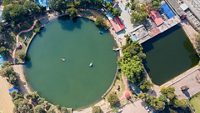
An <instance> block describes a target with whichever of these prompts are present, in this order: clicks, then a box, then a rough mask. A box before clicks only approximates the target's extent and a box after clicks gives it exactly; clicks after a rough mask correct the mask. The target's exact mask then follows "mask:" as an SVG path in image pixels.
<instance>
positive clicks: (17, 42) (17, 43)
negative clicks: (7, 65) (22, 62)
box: [12, 20, 38, 64]
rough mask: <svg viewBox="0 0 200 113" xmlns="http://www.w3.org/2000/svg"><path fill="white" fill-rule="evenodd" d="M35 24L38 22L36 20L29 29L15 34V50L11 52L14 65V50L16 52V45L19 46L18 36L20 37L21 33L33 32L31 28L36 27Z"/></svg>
mask: <svg viewBox="0 0 200 113" xmlns="http://www.w3.org/2000/svg"><path fill="white" fill-rule="evenodd" d="M37 22H38V20H35V21H34V23H33V25H32V26H31V27H30V28H29V29H26V30H23V31H21V32H19V33H18V34H17V36H16V47H15V49H14V50H13V53H12V58H13V62H14V64H15V63H16V62H15V58H16V57H15V54H16V50H17V47H18V45H19V44H20V43H19V36H20V35H21V34H22V33H26V32H29V31H31V30H33V28H34V27H35V25H36V23H37Z"/></svg>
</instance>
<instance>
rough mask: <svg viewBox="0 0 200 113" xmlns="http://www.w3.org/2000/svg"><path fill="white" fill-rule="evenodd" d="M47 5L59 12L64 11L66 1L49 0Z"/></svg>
mask: <svg viewBox="0 0 200 113" xmlns="http://www.w3.org/2000/svg"><path fill="white" fill-rule="evenodd" d="M49 7H50V8H51V9H53V10H55V11H57V12H59V13H64V12H65V10H66V8H67V3H66V1H65V0H49Z"/></svg>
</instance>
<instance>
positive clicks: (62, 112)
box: [60, 107, 68, 113]
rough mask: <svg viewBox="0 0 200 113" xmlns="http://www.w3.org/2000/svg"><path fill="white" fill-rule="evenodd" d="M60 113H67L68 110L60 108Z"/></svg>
mask: <svg viewBox="0 0 200 113" xmlns="http://www.w3.org/2000/svg"><path fill="white" fill-rule="evenodd" d="M60 111H61V113H68V109H67V108H66V107H61V110H60Z"/></svg>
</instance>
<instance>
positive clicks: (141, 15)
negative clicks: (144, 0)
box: [131, 4, 148, 23]
mask: <svg viewBox="0 0 200 113" xmlns="http://www.w3.org/2000/svg"><path fill="white" fill-rule="evenodd" d="M147 16H148V12H147V9H146V6H145V5H144V4H137V5H136V7H135V9H134V10H133V12H132V13H131V22H132V23H142V22H144V20H146V18H147Z"/></svg>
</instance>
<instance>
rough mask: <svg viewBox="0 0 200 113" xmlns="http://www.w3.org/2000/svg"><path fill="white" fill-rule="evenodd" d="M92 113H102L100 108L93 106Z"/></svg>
mask: <svg viewBox="0 0 200 113" xmlns="http://www.w3.org/2000/svg"><path fill="white" fill-rule="evenodd" d="M92 113H102V110H101V107H100V106H93V107H92Z"/></svg>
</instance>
